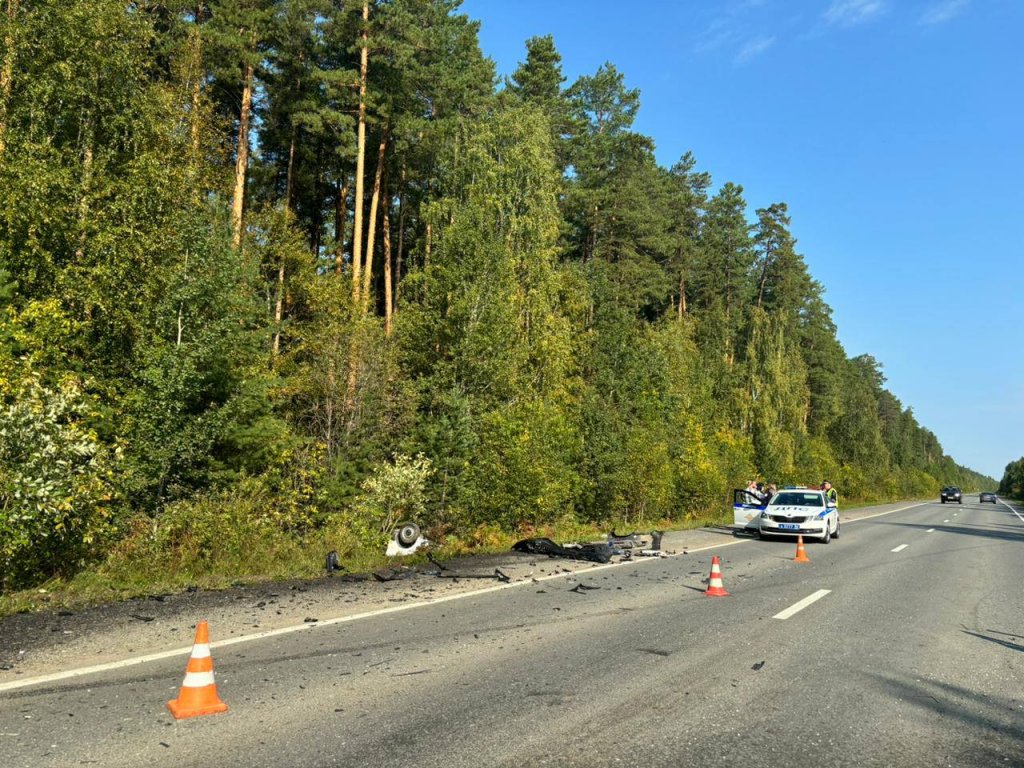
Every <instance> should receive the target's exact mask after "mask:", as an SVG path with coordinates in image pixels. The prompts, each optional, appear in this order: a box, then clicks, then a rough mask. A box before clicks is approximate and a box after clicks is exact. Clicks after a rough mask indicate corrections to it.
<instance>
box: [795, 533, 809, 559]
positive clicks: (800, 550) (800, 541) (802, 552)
mask: <svg viewBox="0 0 1024 768" xmlns="http://www.w3.org/2000/svg"><path fill="white" fill-rule="evenodd" d="M793 562H794V563H809V562H811V558H809V557H808V556H807V550H806V549H804V537H803V536H797V537H796V557H794V558H793Z"/></svg>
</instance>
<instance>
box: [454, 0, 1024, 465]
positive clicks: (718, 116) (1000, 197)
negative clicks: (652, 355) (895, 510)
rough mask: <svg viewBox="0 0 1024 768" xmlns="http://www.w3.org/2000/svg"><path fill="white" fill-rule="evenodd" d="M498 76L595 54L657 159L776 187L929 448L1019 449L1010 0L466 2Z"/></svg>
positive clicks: (1021, 22) (1019, 127) (1023, 439)
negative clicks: (618, 76)
mask: <svg viewBox="0 0 1024 768" xmlns="http://www.w3.org/2000/svg"><path fill="white" fill-rule="evenodd" d="M462 11H463V12H465V13H467V14H468V15H469V16H470V17H471V18H474V19H477V20H479V21H480V22H481V32H480V37H481V45H482V47H483V50H484V52H485V53H486V54H487V55H488V56H490V57H491V58H492V59H493V60H494V61H495V62H496V64H497V67H498V72H499V73H500V74H502V75H507V74H510V73H511V72H512V71H513V70H514V69H515V67H516V65H517V63H518V62H520V61H522V60H523V59H524V58H525V55H526V54H525V45H524V44H525V41H526V40H527V39H528V38H530V37H532V36H535V35H546V34H551V35H553V36H554V40H555V45H556V47H557V49H558V51H559V53H560V54H561V56H562V66H563V71H564V73H565V75H566V78H567V84H569V83H571V82H572V81H573V80H575V79H576V77H578V76H580V75H583V74H593V73H594V72H595V71H596V70H597V68H598V67H599V66H601V65H602V64H603V63H605V62H611V63H612V64H614V65H615V66H616V68H618V70H619V71H620V72H623V73H624V74H625V78H626V85H627V87H630V88H639V89H640V103H641V107H640V113H639V115H638V118H637V121H636V124H635V129H636V130H637V131H639V132H641V133H644V134H646V135H648V136H651V137H652V138H653V139H654V140H655V142H656V144H657V156H658V160H659V162H660V163H661V164H662V165H665V166H668V165H671V164H672V163H673V162H675V161H676V160H677V159H678V158H679V157H680V156H681V155H682V154H683V153H685V152H686V151H687V150H692V151H693V153H694V155H695V156H696V158H697V162H698V166H699V168H700V169H701V170H705V171H708V172H710V173H711V175H712V177H713V180H714V185H715V188H716V189H717V188H718V187H719V186H721V185H722V184H723V183H725V182H726V181H733V182H735V183H738V184H741V185H742V186H743V187H744V190H745V196H746V199H747V202H748V205H749V207H750V211H751V216H752V215H753V213H752V212H753V210H754V209H755V208H760V207H764V206H767V205H769V204H770V203H772V202H777V201H782V202H785V203H787V204H788V205H789V210H790V215H791V216H792V219H793V223H792V229H793V233H794V235H795V236H796V237H797V239H798V249H799V250H800V251H801V253H803V254H804V256H805V258H806V260H807V263H808V265H809V267H810V270H811V273H812V274H813V275H814V276H815V277H816V278H817V279H818V280H819V281H821V282H822V283H823V284H824V285H825V287H826V299H827V300H828V301H829V303H830V304H831V305H832V308H833V312H834V318H835V321H836V324H837V325H838V328H839V339H840V341H841V342H842V343H843V345H844V347H845V348H846V351H847V353H848V354H849V355H851V356H854V355H859V354H862V353H870V354H872V355H874V356H875V357H876V358H877V359H878V360H879V361H880V362H881V363H882V365H883V372H884V373H885V375H886V377H887V385H886V386H887V387H888V388H889V389H890V390H891V391H892V392H893V394H895V395H896V397H898V398H899V399H900V400H901V401H902V402H903V404H904V406H910V407H912V408H913V410H914V413H915V415H916V416H917V419H918V421H919V422H920V423H921V424H923V425H924V426H926V427H928V428H929V429H931V430H932V431H933V432H935V434H936V435H937V436H938V438H939V440H940V441H941V442H942V446H943V448H944V449H945V451H946V453H948V454H950V455H952V456H953V458H954V459H956V460H957V461H958V462H959V463H961V464H965V465H967V466H969V467H971V468H972V469H976V470H978V471H981V472H985V473H987V474H989V475H992V476H993V477H995V478H996V479H997V480H998V479H999V478H1001V477H1002V475H1003V470H1004V468H1005V466H1006V464H1007V463H1008V462H1010V461H1013V460H1015V459H1017V458H1020V457H1021V456H1022V455H1024V188H1022V183H1024V35H1022V33H1024V0H675V1H674V2H672V1H670V0H647V2H643V3H628V2H623V1H622V0H465V2H464V3H463V6H462Z"/></svg>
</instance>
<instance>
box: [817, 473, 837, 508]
mask: <svg viewBox="0 0 1024 768" xmlns="http://www.w3.org/2000/svg"><path fill="white" fill-rule="evenodd" d="M821 490H823V491H824V492H825V503H826V504H829V505H831V506H834V507H838V506H839V493H838V492H837V491H836V489H835V488H833V487H832V483H830V482H829V481H828V480H826V481H825V482H823V483H822V484H821Z"/></svg>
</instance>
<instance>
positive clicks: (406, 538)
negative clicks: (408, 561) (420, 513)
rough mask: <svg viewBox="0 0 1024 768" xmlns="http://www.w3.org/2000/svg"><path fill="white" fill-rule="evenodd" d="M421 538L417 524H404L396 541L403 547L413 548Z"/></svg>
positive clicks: (399, 529)
mask: <svg viewBox="0 0 1024 768" xmlns="http://www.w3.org/2000/svg"><path fill="white" fill-rule="evenodd" d="M419 537H420V527H419V526H418V525H416V523H402V525H401V526H399V528H398V535H397V536H396V537H395V539H396V540H397V541H398V543H399V545H401V546H403V547H411V546H412V545H413V544H415V543H416V539H418V538H419Z"/></svg>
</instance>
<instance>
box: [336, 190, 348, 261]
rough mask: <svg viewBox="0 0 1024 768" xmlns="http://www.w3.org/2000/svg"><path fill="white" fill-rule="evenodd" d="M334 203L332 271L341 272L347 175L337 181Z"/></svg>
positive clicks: (345, 219) (346, 217) (345, 216)
mask: <svg viewBox="0 0 1024 768" xmlns="http://www.w3.org/2000/svg"><path fill="white" fill-rule="evenodd" d="M336 189H337V190H338V193H337V194H338V196H337V198H336V199H335V203H334V240H335V246H334V273H335V274H336V275H340V274H341V270H342V267H343V266H344V264H345V225H346V224H347V223H348V177H347V176H346V177H345V180H344V181H340V182H338V184H337V186H336Z"/></svg>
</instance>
